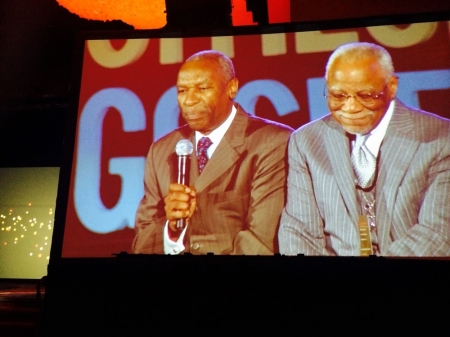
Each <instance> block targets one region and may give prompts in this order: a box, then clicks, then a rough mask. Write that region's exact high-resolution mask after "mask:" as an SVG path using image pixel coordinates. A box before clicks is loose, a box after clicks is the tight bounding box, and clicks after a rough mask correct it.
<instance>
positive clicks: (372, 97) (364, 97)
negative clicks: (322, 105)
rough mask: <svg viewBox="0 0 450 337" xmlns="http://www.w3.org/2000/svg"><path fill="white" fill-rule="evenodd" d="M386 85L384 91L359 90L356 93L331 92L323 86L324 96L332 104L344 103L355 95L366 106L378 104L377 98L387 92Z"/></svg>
mask: <svg viewBox="0 0 450 337" xmlns="http://www.w3.org/2000/svg"><path fill="white" fill-rule="evenodd" d="M386 87H387V86H385V87H384V88H383V91H382V92H380V93H378V94H372V93H361V92H358V93H357V94H355V95H347V94H342V93H334V92H331V91H329V90H328V87H327V86H326V85H325V87H324V88H323V96H324V97H326V98H327V99H328V100H329V101H330V103H332V104H344V103H345V102H346V101H347V100H348V99H349V98H350V97H353V98H354V99H355V100H357V101H358V102H359V103H360V104H362V105H364V106H372V105H374V104H376V103H377V100H378V99H379V98H380V97H382V96H383V95H384V94H385V93H386Z"/></svg>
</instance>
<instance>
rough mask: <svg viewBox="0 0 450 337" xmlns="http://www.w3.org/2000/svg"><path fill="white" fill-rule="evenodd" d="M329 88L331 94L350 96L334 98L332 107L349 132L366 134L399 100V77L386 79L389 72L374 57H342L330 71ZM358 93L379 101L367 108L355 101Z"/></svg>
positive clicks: (330, 102) (331, 99) (334, 114)
mask: <svg viewBox="0 0 450 337" xmlns="http://www.w3.org/2000/svg"><path fill="white" fill-rule="evenodd" d="M327 87H328V91H329V92H330V93H331V94H334V95H340V94H344V95H348V96H349V97H348V98H347V99H345V100H344V101H342V102H337V101H336V100H334V99H333V98H332V95H330V97H329V98H328V107H329V109H330V112H331V114H332V115H333V117H334V118H335V119H336V120H337V121H338V122H339V123H340V124H341V125H342V127H343V128H344V130H345V131H347V132H348V133H351V134H366V133H368V132H370V131H372V130H373V129H374V128H375V127H376V126H377V125H378V123H379V122H380V121H381V119H382V118H383V116H384V115H385V114H386V111H387V109H388V107H389V104H390V102H391V101H392V100H393V99H394V98H395V94H396V92H397V77H395V76H391V77H390V78H389V79H388V80H386V75H385V72H383V69H382V67H381V66H380V64H379V63H378V61H377V60H376V59H375V58H374V57H370V56H367V57H364V58H362V59H358V60H354V61H352V62H349V61H345V58H344V57H341V58H338V59H337V60H336V61H334V63H333V64H332V65H331V67H330V69H329V71H328V78H327ZM380 93H382V94H381V95H380ZM357 94H359V95H366V94H370V95H372V96H375V97H376V96H377V95H378V98H375V99H374V101H373V102H372V103H370V104H364V105H363V104H362V103H360V101H358V99H357V98H355V96H356V95H357Z"/></svg>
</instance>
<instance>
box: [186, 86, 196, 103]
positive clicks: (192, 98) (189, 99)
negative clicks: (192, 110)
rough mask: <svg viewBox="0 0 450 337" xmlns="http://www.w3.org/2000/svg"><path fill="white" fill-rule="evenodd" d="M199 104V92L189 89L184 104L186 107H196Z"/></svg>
mask: <svg viewBox="0 0 450 337" xmlns="http://www.w3.org/2000/svg"><path fill="white" fill-rule="evenodd" d="M196 103H198V97H197V91H196V90H194V89H189V90H188V91H187V92H186V97H185V99H184V104H186V105H194V104H196Z"/></svg>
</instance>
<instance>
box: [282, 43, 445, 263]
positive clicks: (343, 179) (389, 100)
mask: <svg viewBox="0 0 450 337" xmlns="http://www.w3.org/2000/svg"><path fill="white" fill-rule="evenodd" d="M325 79H326V85H327V86H326V88H325V89H324V95H325V96H326V97H327V100H328V107H329V109H330V112H331V115H327V116H325V117H323V118H321V119H319V120H316V121H313V122H311V123H309V124H307V125H304V126H303V127H301V128H299V129H298V130H296V131H295V132H294V133H293V134H292V136H291V139H290V143H289V173H288V199H287V204H286V206H285V208H284V210H283V212H282V217H281V221H280V229H279V244H280V253H282V254H286V255H296V254H305V255H346V256H358V255H361V247H362V241H361V235H360V233H361V229H360V228H359V220H360V219H361V218H362V219H364V218H366V219H369V221H368V223H369V224H370V226H369V228H370V229H369V232H370V236H369V238H370V246H371V254H376V255H384V256H450V121H449V120H447V119H444V118H441V117H438V116H436V115H434V114H430V113H427V112H424V111H419V110H414V109H411V108H409V107H406V106H405V105H403V104H402V103H401V102H400V101H398V100H396V99H395V95H396V91H397V84H398V79H397V77H396V75H395V74H394V69H393V65H392V60H391V57H390V55H389V54H388V52H387V51H386V50H385V49H384V48H382V47H380V46H377V45H374V44H369V43H352V44H348V45H344V46H341V47H339V48H338V49H337V50H336V51H335V52H334V53H333V54H332V55H331V56H330V59H329V60H328V63H327V66H326V74H325ZM358 135H368V139H367V140H366V143H365V145H366V147H367V148H368V150H369V151H370V153H371V156H372V157H375V158H376V169H375V172H374V173H373V177H372V179H371V183H370V184H369V185H368V186H365V187H361V186H358V183H356V181H355V174H354V170H356V169H353V167H352V164H351V155H350V153H351V151H352V146H353V144H354V140H353V138H354V137H355V136H358Z"/></svg>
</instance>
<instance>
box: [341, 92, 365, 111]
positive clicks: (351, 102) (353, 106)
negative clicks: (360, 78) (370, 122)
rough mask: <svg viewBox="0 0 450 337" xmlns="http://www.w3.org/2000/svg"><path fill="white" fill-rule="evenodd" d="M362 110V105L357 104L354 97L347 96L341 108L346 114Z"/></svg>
mask: <svg viewBox="0 0 450 337" xmlns="http://www.w3.org/2000/svg"><path fill="white" fill-rule="evenodd" d="M362 108H363V106H362V104H361V103H359V102H358V100H357V99H356V97H355V96H350V95H349V96H347V98H346V100H345V101H344V105H343V106H342V108H341V109H342V110H343V111H346V112H356V111H360V110H361V109H362Z"/></svg>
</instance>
